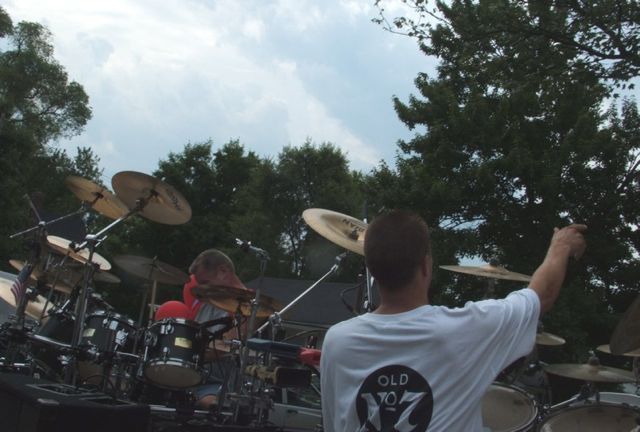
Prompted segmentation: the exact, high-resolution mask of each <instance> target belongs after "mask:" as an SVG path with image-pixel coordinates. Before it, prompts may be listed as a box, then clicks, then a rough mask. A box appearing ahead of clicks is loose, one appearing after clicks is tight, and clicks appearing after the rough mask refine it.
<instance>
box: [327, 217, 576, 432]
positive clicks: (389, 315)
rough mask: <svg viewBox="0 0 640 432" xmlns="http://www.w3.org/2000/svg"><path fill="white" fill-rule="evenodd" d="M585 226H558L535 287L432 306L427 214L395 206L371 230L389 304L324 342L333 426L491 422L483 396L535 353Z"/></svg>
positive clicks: (472, 427) (473, 426) (473, 427)
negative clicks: (485, 418)
mask: <svg viewBox="0 0 640 432" xmlns="http://www.w3.org/2000/svg"><path fill="white" fill-rule="evenodd" d="M585 230H586V226H584V225H571V226H568V227H566V228H563V229H556V230H555V232H554V234H553V238H552V239H551V244H550V246H549V249H548V252H547V256H546V258H545V259H544V261H543V262H542V264H541V265H540V266H539V267H538V269H537V270H536V271H535V273H534V274H533V276H532V279H531V282H530V284H529V288H525V289H522V290H519V291H515V292H513V293H511V294H509V295H508V296H507V297H506V298H504V299H500V300H483V301H478V302H469V303H467V304H466V305H465V306H464V307H462V308H453V309H452V308H447V307H444V306H434V305H430V304H429V301H428V291H429V286H430V283H431V274H432V258H431V250H430V248H431V246H430V240H429V233H428V228H427V225H426V223H425V222H424V221H423V220H422V219H421V218H420V217H419V216H417V215H416V214H414V213H411V212H406V211H399V210H396V211H392V212H389V213H386V214H384V215H381V216H379V217H377V218H376V219H375V220H374V221H373V222H372V223H371V224H370V225H369V226H368V228H367V231H366V234H365V244H364V248H365V260H366V264H367V267H368V269H369V271H370V272H371V274H372V275H373V277H375V279H376V281H377V283H378V287H379V291H380V301H381V302H380V306H379V307H378V308H377V309H376V310H375V311H374V312H372V313H367V314H364V315H361V316H358V317H355V318H352V319H350V320H348V321H344V322H342V323H339V324H336V325H335V326H333V327H332V328H331V329H330V330H329V331H328V332H327V334H326V337H325V340H324V344H323V346H322V356H321V365H320V371H321V373H320V378H321V389H322V411H323V422H324V430H325V431H326V432H346V431H349V432H350V431H372V432H373V431H376V432H381V431H394V432H395V431H397V432H409V431H411V432H423V431H427V430H428V431H429V432H432V431H447V432H452V431H453V432H458V431H460V432H467V431H482V429H483V428H482V413H481V400H482V396H483V395H484V394H485V392H486V391H487V389H488V387H489V386H490V384H491V383H492V382H493V380H494V379H495V377H496V376H497V375H498V373H499V372H500V371H501V370H502V369H504V368H505V367H506V366H508V365H509V364H510V363H512V362H513V361H515V360H516V359H517V358H519V357H522V356H524V355H526V354H528V353H529V352H530V351H531V350H532V348H533V345H534V342H535V335H536V327H537V323H538V318H539V316H540V314H541V313H542V312H544V311H546V310H548V309H549V308H550V307H551V305H552V304H553V302H554V301H555V299H556V298H557V296H558V293H559V290H560V286H561V284H562V282H563V280H564V276H565V273H566V267H567V262H568V260H569V258H570V257H573V258H576V259H577V258H579V257H580V256H581V255H582V253H583V252H584V249H585V246H586V243H585V240H584V237H583V232H584V231H585Z"/></svg>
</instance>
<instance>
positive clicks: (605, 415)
mask: <svg viewBox="0 0 640 432" xmlns="http://www.w3.org/2000/svg"><path fill="white" fill-rule="evenodd" d="M639 419H640V409H638V408H637V407H631V406H629V405H627V404H626V403H625V404H614V403H609V402H600V403H591V402H586V403H583V404H580V405H576V406H569V407H567V408H562V409H559V410H558V411H557V412H553V413H551V414H550V415H548V416H547V417H546V418H545V419H543V420H542V422H541V423H540V426H539V428H538V432H557V431H562V432H603V431H607V432H637V431H638V430H640V428H639V427H638V420H639Z"/></svg>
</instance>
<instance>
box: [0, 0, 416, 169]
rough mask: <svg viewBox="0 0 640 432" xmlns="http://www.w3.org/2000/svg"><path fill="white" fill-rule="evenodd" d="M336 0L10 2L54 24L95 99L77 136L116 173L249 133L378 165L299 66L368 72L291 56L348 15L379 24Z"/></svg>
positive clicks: (65, 55) (261, 146)
mask: <svg viewBox="0 0 640 432" xmlns="http://www.w3.org/2000/svg"><path fill="white" fill-rule="evenodd" d="M337 6H339V7H336V4H334V3H331V4H329V5H326V4H325V3H319V2H316V1H311V0H306V1H302V0H279V1H277V2H262V1H259V0H256V1H246V2H237V1H233V0H226V1H217V2H208V1H206V2H205V1H197V0H189V1H186V0H165V1H163V2H156V1H152V0H138V1H136V2H131V1H127V0H110V1H108V2H105V1H102V0H84V1H82V2H78V1H76V0H56V1H49V2H42V1H40V0H19V1H18V0H10V1H9V2H8V4H7V5H6V6H5V7H6V9H7V10H8V12H9V13H10V15H11V16H12V18H13V19H14V21H18V20H31V21H38V22H42V23H44V24H46V25H47V26H48V27H49V28H50V30H51V31H52V32H53V36H54V44H55V48H56V54H55V55H56V58H58V59H59V61H60V62H61V63H62V64H63V65H65V67H66V68H67V70H68V72H69V75H70V77H71V78H72V79H74V80H77V81H78V82H80V83H81V84H82V85H83V86H84V87H85V90H86V91H87V93H88V94H89V96H90V98H91V104H92V106H93V108H94V118H93V119H92V120H91V123H90V124H89V126H88V127H87V130H86V132H85V134H84V135H83V136H82V137H79V138H76V139H75V140H74V141H73V146H75V145H79V143H82V145H88V144H90V145H92V146H93V147H94V150H96V152H98V153H99V155H100V157H101V158H102V161H103V163H104V164H105V165H108V166H106V171H117V170H118V169H137V170H141V171H147V172H148V171H151V170H153V169H154V168H155V163H157V161H158V159H161V158H164V157H166V155H167V154H168V152H169V151H180V150H181V149H182V146H183V145H184V144H185V143H186V142H187V141H188V140H192V141H198V140H205V139H208V138H210V137H212V138H214V140H215V141H217V142H218V143H219V144H220V143H221V142H225V141H226V140H227V139H229V138H239V139H240V141H241V142H242V143H243V144H245V146H246V147H247V148H248V150H254V151H256V152H257V153H259V154H262V155H271V156H273V155H275V154H277V153H278V152H279V151H280V150H281V149H282V147H283V146H284V145H287V144H293V145H298V144H301V143H302V142H304V140H305V139H306V138H307V137H311V138H312V139H313V140H314V141H315V142H324V141H330V142H333V143H334V144H336V145H337V146H339V147H341V148H342V149H343V150H345V151H346V152H347V153H348V154H349V158H350V160H351V161H352V162H353V163H354V165H356V166H357V167H359V168H366V167H370V166H372V165H375V164H376V163H377V161H378V160H379V159H380V158H381V157H382V154H381V153H380V151H379V150H377V149H375V148H373V147H371V146H370V145H368V144H367V143H366V142H365V139H363V138H362V133H361V132H360V131H358V130H356V129H355V128H354V127H352V126H349V122H348V119H346V118H343V117H341V116H339V115H336V113H334V112H332V110H331V109H330V108H329V107H328V105H327V103H326V102H327V101H326V100H325V98H326V97H327V95H326V94H322V93H317V90H316V89H313V88H312V87H311V85H312V84H310V83H309V82H307V81H305V76H303V74H304V68H301V67H299V65H300V62H302V61H306V62H307V63H306V64H307V65H308V64H309V63H308V62H309V61H310V62H311V64H314V68H315V69H316V70H326V71H327V73H324V74H323V75H322V76H323V77H332V78H336V79H339V80H342V81H344V82H345V83H346V84H344V85H342V84H341V85H342V86H343V87H344V88H347V89H349V88H350V86H349V85H348V82H349V80H350V79H355V80H359V79H362V78H361V77H348V76H345V75H344V72H342V73H340V72H338V71H337V69H336V66H335V65H332V64H329V63H327V62H328V61H330V59H327V58H324V57H321V56H315V57H314V53H304V51H303V52H302V53H303V54H306V55H307V56H309V58H308V59H306V60H303V59H298V58H296V57H292V55H300V54H299V53H297V54H296V53H295V49H294V50H291V49H290V48H295V47H296V45H295V44H296V43H298V42H299V41H300V40H302V39H305V40H313V41H314V43H315V44H317V45H316V46H322V45H318V44H322V43H323V40H324V39H325V38H326V37H327V36H334V34H333V33H332V32H336V31H340V29H341V28H342V27H346V24H345V22H343V21H341V20H348V21H349V24H350V25H354V23H356V22H357V21H356V18H355V17H359V18H357V19H362V20H364V21H366V22H367V24H369V23H368V20H369V18H367V17H366V14H368V13H371V6H370V5H369V2H368V0H350V1H341V2H338V3H337ZM371 26H372V28H373V30H372V31H378V32H381V33H382V30H380V29H378V28H375V26H374V25H373V24H371ZM356 36H359V37H364V38H365V39H366V36H365V35H354V34H353V33H352V32H350V31H347V32H346V33H345V36H344V37H345V38H352V37H356ZM278 38H279V39H278ZM283 40H286V43H285V45H281V44H282V43H283V42H282V41H283ZM361 43H363V44H365V45H366V44H367V43H368V42H367V41H366V40H362V42H361ZM289 44H290V45H289ZM323 48H324V49H325V50H332V49H333V48H332V47H323ZM340 48H341V47H339V46H338V47H335V49H340ZM292 53H294V54H292ZM385 55H387V56H388V53H386V54H385ZM316 63H317V65H315V64H316ZM308 69H309V68H308V67H307V70H308ZM315 84H316V85H317V83H315ZM409 84H410V83H409ZM314 91H316V93H314ZM384 100H385V101H388V100H389V96H388V95H384ZM346 103H349V101H348V100H344V101H340V102H339V103H337V105H341V104H342V105H343V104H346ZM334 105H335V104H334ZM351 111H352V112H354V113H355V112H357V111H358V107H354V109H353V110H351ZM391 121H396V120H395V119H391ZM123 163H128V164H129V165H128V166H121V164H123ZM132 165H134V166H132Z"/></svg>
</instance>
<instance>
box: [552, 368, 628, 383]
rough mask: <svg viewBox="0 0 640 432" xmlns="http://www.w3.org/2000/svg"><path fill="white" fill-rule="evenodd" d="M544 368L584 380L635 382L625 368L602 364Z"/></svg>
mask: <svg viewBox="0 0 640 432" xmlns="http://www.w3.org/2000/svg"><path fill="white" fill-rule="evenodd" d="M544 370H545V371H546V372H548V373H551V374H554V375H560V376H563V377H565V378H573V379H577V380H582V381H591V382H602V383H619V384H620V383H628V382H635V377H634V376H633V373H631V372H629V371H626V370H624V369H617V368H612V367H609V366H602V365H600V364H589V363H584V364H570V363H565V364H551V365H547V366H545V367H544Z"/></svg>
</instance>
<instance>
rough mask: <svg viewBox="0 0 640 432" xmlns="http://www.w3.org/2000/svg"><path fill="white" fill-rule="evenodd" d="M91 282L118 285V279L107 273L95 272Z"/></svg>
mask: <svg viewBox="0 0 640 432" xmlns="http://www.w3.org/2000/svg"><path fill="white" fill-rule="evenodd" d="M93 280H94V281H97V282H104V283H110V284H119V283H120V278H119V277H118V276H116V275H114V274H113V273H111V272H108V271H97V272H94V273H93Z"/></svg>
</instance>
